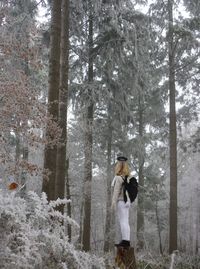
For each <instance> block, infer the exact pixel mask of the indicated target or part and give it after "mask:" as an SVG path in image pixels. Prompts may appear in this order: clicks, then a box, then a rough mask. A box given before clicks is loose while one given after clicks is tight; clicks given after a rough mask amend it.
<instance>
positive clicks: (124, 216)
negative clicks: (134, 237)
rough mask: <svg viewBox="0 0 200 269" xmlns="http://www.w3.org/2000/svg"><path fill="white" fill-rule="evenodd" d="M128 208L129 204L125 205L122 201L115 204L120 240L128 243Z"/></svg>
mask: <svg viewBox="0 0 200 269" xmlns="http://www.w3.org/2000/svg"><path fill="white" fill-rule="evenodd" d="M129 208H130V204H129V203H126V204H125V202H124V201H119V202H118V203H117V212H118V219H119V223H120V228H121V235H122V240H126V241H130V225H129Z"/></svg>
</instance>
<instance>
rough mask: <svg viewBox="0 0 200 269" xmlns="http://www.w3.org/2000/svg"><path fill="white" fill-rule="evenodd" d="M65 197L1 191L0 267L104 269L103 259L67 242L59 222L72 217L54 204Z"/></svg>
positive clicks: (21, 268) (24, 268)
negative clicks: (77, 248) (60, 211)
mask: <svg viewBox="0 0 200 269" xmlns="http://www.w3.org/2000/svg"><path fill="white" fill-rule="evenodd" d="M67 202H68V201H67V200H63V201H61V200H58V201H57V202H50V203H49V202H48V201H47V198H46V195H45V194H44V193H43V194H42V196H41V197H39V196H38V195H37V194H36V193H34V192H29V193H28V195H27V198H26V199H22V198H20V197H18V196H17V195H16V193H14V192H12V193H3V192H1V191H0V268H1V269H13V268H15V269H29V268H31V269H47V268H48V269H78V268H80V269H82V268H84V269H85V268H87V269H90V268H99V269H103V268H105V267H104V261H103V259H101V258H98V257H96V256H94V255H90V254H88V253H85V252H81V251H78V250H76V249H75V247H74V245H73V244H71V243H69V241H68V237H67V236H66V234H65V232H64V228H63V226H62V225H61V222H62V221H68V222H70V223H71V225H76V226H77V224H76V223H75V221H73V220H71V219H69V218H68V217H65V218H64V217H63V216H62V214H60V213H59V212H58V211H56V210H55V209H54V208H55V206H56V205H59V204H60V203H67Z"/></svg>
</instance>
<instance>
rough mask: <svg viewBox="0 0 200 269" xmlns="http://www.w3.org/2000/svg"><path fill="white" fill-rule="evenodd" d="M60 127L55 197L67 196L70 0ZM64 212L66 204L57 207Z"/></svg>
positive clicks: (65, 4)
mask: <svg viewBox="0 0 200 269" xmlns="http://www.w3.org/2000/svg"><path fill="white" fill-rule="evenodd" d="M60 54H61V55H60V91H59V127H60V128H61V129H62V134H61V139H60V143H59V144H58V148H57V160H56V161H57V163H56V166H57V167H56V183H55V198H56V199H57V198H61V199H63V198H64V197H65V176H66V175H67V173H66V146H67V105H68V66H69V65H68V58H69V57H68V56H69V0H63V1H62V21H61V51H60ZM57 209H58V210H59V211H61V212H62V213H64V205H60V206H59V207H58V208H57Z"/></svg>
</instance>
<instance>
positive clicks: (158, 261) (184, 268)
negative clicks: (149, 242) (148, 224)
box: [137, 251, 200, 269]
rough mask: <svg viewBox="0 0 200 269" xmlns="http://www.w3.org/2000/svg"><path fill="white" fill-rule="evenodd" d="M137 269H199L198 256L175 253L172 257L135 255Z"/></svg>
mask: <svg viewBox="0 0 200 269" xmlns="http://www.w3.org/2000/svg"><path fill="white" fill-rule="evenodd" d="M137 263H138V269H200V256H199V255H189V254H186V253H180V252H178V251H175V252H174V253H173V254H172V255H163V256H161V255H152V254H150V253H149V255H148V253H146V254H145V255H141V254H137Z"/></svg>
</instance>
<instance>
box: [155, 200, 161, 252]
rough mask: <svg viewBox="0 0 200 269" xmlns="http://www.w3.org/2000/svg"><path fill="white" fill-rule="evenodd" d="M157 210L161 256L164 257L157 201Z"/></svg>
mask: <svg viewBox="0 0 200 269" xmlns="http://www.w3.org/2000/svg"><path fill="white" fill-rule="evenodd" d="M155 210H156V224H157V229H158V238H159V248H160V254H161V255H163V248H162V239H161V230H160V220H159V214H158V201H157V200H156V208H155Z"/></svg>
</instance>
